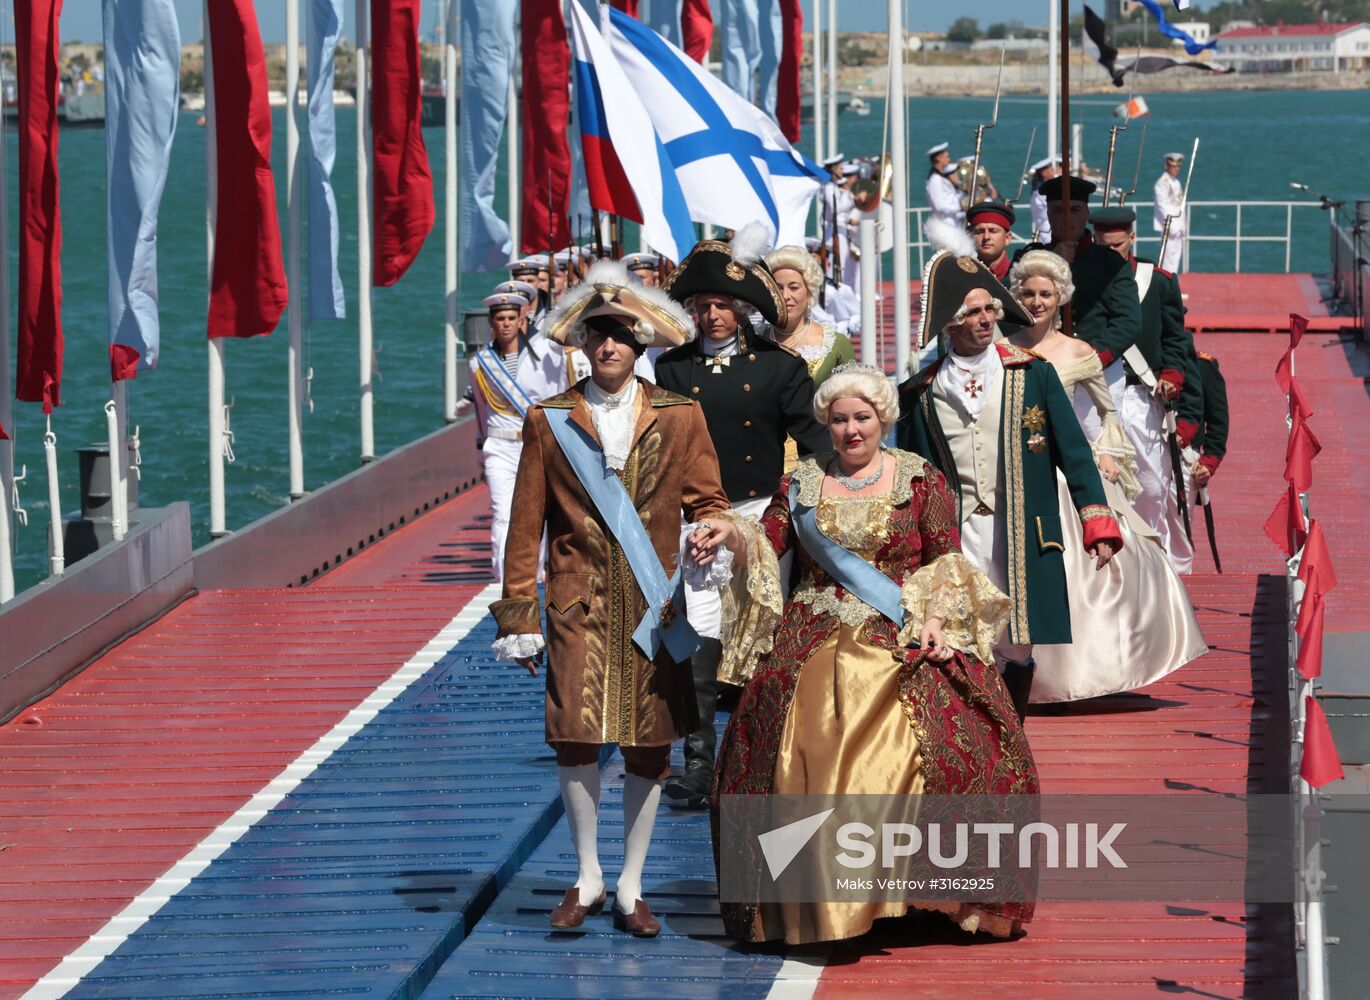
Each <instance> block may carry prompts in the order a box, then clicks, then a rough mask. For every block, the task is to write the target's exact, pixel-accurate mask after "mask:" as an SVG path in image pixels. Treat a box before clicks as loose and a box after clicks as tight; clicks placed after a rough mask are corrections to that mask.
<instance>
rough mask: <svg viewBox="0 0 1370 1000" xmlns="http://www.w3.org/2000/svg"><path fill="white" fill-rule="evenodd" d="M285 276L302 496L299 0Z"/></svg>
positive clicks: (290, 71) (290, 52) (294, 20)
mask: <svg viewBox="0 0 1370 1000" xmlns="http://www.w3.org/2000/svg"><path fill="white" fill-rule="evenodd" d="M285 97H286V101H285V103H286V109H285V191H286V194H285V205H286V209H285V211H286V220H287V222H286V226H287V230H286V231H287V245H286V258H285V269H286V270H285V275H286V277H285V280H286V285H287V286H288V288H289V294H290V298H289V302H288V304H287V306H286V309H287V314H286V315H287V321H286V322H287V326H288V329H289V331H290V342H289V345H288V346H287V348H286V355H285V356H286V382H287V388H286V403H287V410H288V412H289V416H288V418H287V420H288V424H289V437H290V499H292V500H298V499H299V498H300V497H302V496H304V439H303V425H304V380H303V377H302V376H303V361H304V329H303V326H304V323H303V319H304V318H303V317H302V316H301V315H300V310H301V305H302V301H301V300H302V296H301V295H300V177H301V174H300V155H301V150H300V120H299V113H300V109H299V102H300V0H285Z"/></svg>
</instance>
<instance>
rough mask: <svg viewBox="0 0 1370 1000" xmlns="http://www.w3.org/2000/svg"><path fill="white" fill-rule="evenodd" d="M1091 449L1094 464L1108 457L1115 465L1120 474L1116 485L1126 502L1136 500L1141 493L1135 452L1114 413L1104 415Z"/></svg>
mask: <svg viewBox="0 0 1370 1000" xmlns="http://www.w3.org/2000/svg"><path fill="white" fill-rule="evenodd" d="M1091 447H1092V448H1093V450H1094V460H1095V462H1096V463H1097V462H1098V460H1099V457H1100V456H1101V455H1108V456H1110V457H1111V458H1112V459H1113V461H1114V462H1115V463H1116V464H1117V466H1118V471H1119V472H1120V473H1121V475H1120V476H1119V477H1118V485H1119V486H1121V487H1122V488H1123V495H1124V496H1125V497H1127V499H1128V502H1129V503H1131V502H1132V501H1133V500H1135V499H1137V496H1138V495H1139V494H1140V493H1141V492H1142V481H1141V480H1140V479H1138V478H1137V451H1136V449H1134V448H1133V446H1132V442H1131V441H1129V440H1128V437H1127V431H1125V430H1124V429H1123V424H1122V421H1121V420H1119V419H1118V415H1117V414H1116V413H1108V414H1105V415H1104V419H1103V420H1102V421H1101V429H1100V431H1099V437H1098V438H1097V439H1096V440H1095V442H1094V444H1093V445H1092V446H1091Z"/></svg>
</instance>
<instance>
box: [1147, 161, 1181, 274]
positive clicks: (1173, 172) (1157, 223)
mask: <svg viewBox="0 0 1370 1000" xmlns="http://www.w3.org/2000/svg"><path fill="white" fill-rule="evenodd" d="M1183 164H1184V154H1183V153H1166V154H1165V172H1164V173H1162V174H1161V176H1160V177H1158V178H1156V188H1155V201H1156V210H1155V214H1154V215H1153V216H1152V219H1151V227H1152V228H1153V229H1155V230H1156V232H1158V233H1160V232H1164V231H1165V220H1166V217H1167V216H1169V217H1170V236H1169V238H1168V239H1167V240H1166V244H1165V255H1164V256H1163V257H1162V258H1161V262H1160V266H1161V268H1162V269H1163V270H1166V271H1169V272H1170V273H1171V274H1178V273H1179V272H1180V263H1181V262H1182V261H1183V260H1184V242H1185V236H1186V235H1187V234H1186V232H1185V217H1184V215H1185V213H1184V185H1183V184H1181V183H1180V167H1181V166H1182V165H1183Z"/></svg>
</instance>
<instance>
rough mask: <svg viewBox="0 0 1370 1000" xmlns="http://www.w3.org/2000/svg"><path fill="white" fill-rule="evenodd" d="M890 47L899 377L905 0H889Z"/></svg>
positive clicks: (905, 341) (903, 364)
mask: <svg viewBox="0 0 1370 1000" xmlns="http://www.w3.org/2000/svg"><path fill="white" fill-rule="evenodd" d="M888 9H889V50H890V96H889V102H888V105H887V107H888V113H889V116H890V168H891V171H892V173H893V175H894V185H893V187H894V190H893V192H892V194H893V201H894V205H893V208H894V220H893V222H894V225H893V229H894V232H893V236H894V374H895V378H896V379H898V380H902V379H904V378H905V377H906V376H907V375H908V367H909V336H910V327H911V324H910V322H909V312H910V303H909V204H908V203H909V195H908V186H907V185H908V171H907V167H906V160H907V159H908V156H907V153H908V149H907V148H906V147H907V142H908V140H907V138H906V137H905V134H904V114H905V109H906V107H907V105H906V104H905V97H904V10H903V0H888Z"/></svg>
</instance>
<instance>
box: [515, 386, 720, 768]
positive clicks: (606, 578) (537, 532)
mask: <svg viewBox="0 0 1370 1000" xmlns="http://www.w3.org/2000/svg"><path fill="white" fill-rule="evenodd" d="M584 385H585V383H584V382H581V383H580V384H579V385H577V386H574V387H573V388H571V389H570V390H569V391H567V392H564V393H562V394H561V395H559V396H553V397H551V398H550V399H544V400H543V401H542V402H540V403H539V404H538V405H537V406H536V407H534V408H533V409H531V410H529V411H528V416H527V417H526V418H525V420H524V424H523V455H522V457H521V458H520V459H519V469H518V478H517V479H516V481H515V484H514V502H513V510H512V512H511V515H510V522H509V539H508V542H507V543H506V546H505V550H504V595H503V598H502V599H501V600H498V601H496V602H495V603H494V604H493V605H492V606H491V610H492V611H493V612H494V615H495V621H496V622H497V623H498V625H499V634H500V636H501V637H503V636H506V635H517V634H520V633H523V634H528V633H541V632H542V627H541V626H542V621H541V619H542V614H541V609H540V608H539V607H538V596H537V575H538V552H539V548H540V543H541V539H542V533H543V529H544V526H545V528H546V531H547V633H546V635H547V660H548V667H547V742H549V743H555V742H560V741H570V742H578V743H619V744H623V745H626V746H660V745H661V744H664V743H670V742H671V741H672V740H674V739H678V738H680V737H681V736H683V735H684V734H685V733H687V732H689V731H690V730H691V729H693V728H694V726H695V725H696V720H697V715H698V709H697V707H696V703H695V695H694V683H693V680H692V678H691V674H690V668H689V665H688V664H677V663H674V662H672V661H671V657H670V654H668V653H667V652H666V651H665V648H664V647H663V648H662V650H661V651H660V652H659V653H658V654H657V657H656V659H655V661H649V660H647V658H646V657H644V656H643V655H642V652H641V650H639V649H638V648H637V647H636V646H635V645H633V638H632V635H633V630H634V629H636V628H637V625H638V623H639V622H640V621H641V619H642V615H643V614H644V612H645V611H646V607H647V605H646V602H645V601H644V600H643V597H642V593H641V591H640V590H639V589H638V587H637V583H636V581H635V580H634V578H633V574H632V570H630V569H629V567H628V560H627V558H626V557H625V556H624V554H623V550H622V548H620V547H619V545H618V543H617V542H616V541H614V537H613V535H612V534H611V533H610V532H609V531H608V529H607V528H606V527H605V524H604V520H603V518H602V517H601V515H600V513H599V511H598V510H596V509H595V507H594V505H593V503H591V501H590V498H589V496H588V495H587V494H586V492H585V490H584V488H583V487H582V486H581V485H580V481H579V480H578V479H577V478H576V474H575V472H573V471H572V469H571V466H570V463H569V462H567V460H566V458H565V456H564V455H562V453H561V448H560V446H559V445H558V444H557V443H556V439H555V438H553V437H552V432H551V429H550V428H549V427H548V424H547V417H546V415H545V414H544V413H543V412H542V410H543V409H544V408H546V409H567V410H570V411H571V418H570V419H571V422H572V423H574V424H575V425H576V426H577V427H579V428H580V429H581V430H583V431H585V432H586V433H587V434H589V435H590V437H591V438H592V439H593V440H594V441H595V442H596V443H598V442H599V437H598V435H596V434H595V429H594V422H593V421H592V420H591V418H590V407H589V404H587V403H586V402H585V395H584ZM637 408H638V415H637V426H636V428H635V430H634V432H633V448H632V451H631V452H630V453H629V456H628V461H627V464H626V465H625V467H624V469H623V471H622V473H621V478H622V480H623V485H624V486H625V487H627V490H628V494H629V496H631V497H632V498H633V503H634V505H635V506H636V508H637V512H638V515H639V516H640V517H641V518H642V523H643V524H644V525H645V526H646V528H647V533H648V535H649V536H650V537H651V540H652V546H653V547H654V548H655V549H656V553H657V556H658V557H659V558H660V559H661V564H662V567H663V568H664V569H665V571H666V572H667V573H668V574H670V573H674V572H675V566H676V560H677V558H678V556H679V548H680V517H681V511H682V510H683V511H684V514H685V518H686V520H687V521H690V522H694V521H698V520H700V519H701V518H704V517H708V516H709V515H711V514H717V513H719V512H720V511H724V510H727V509H728V500H727V497H726V496H724V493H723V486H722V484H721V482H720V477H719V472H718V459H717V457H716V455H715V452H714V447H713V444H712V442H711V441H710V439H709V432H708V429H707V427H706V426H705V423H704V414H703V412H702V411H701V410H700V408H699V406H698V405H696V404H695V403H694V402H693V401H692V400H689V399H686V398H684V397H683V396H677V395H676V394H675V393H672V392H667V391H666V390H665V389H660V388H658V387H657V386H654V385H652V384H651V383H650V382H646V381H644V380H642V379H639V380H638V395H637ZM681 611H682V612H683V609H681Z"/></svg>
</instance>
